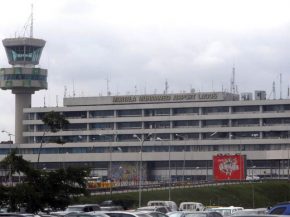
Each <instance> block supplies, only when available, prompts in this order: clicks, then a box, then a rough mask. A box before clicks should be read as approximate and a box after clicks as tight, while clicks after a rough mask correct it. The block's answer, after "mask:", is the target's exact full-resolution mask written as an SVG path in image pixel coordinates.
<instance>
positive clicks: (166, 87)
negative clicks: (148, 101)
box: [164, 80, 169, 94]
mask: <svg viewBox="0 0 290 217" xmlns="http://www.w3.org/2000/svg"><path fill="white" fill-rule="evenodd" d="M168 89H169V85H168V81H167V80H166V81H165V90H164V94H167V93H168Z"/></svg>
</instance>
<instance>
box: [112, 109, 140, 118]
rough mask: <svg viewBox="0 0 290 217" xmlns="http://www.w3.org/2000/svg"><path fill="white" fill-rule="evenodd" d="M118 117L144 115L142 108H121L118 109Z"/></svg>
mask: <svg viewBox="0 0 290 217" xmlns="http://www.w3.org/2000/svg"><path fill="white" fill-rule="evenodd" d="M117 114H118V117H129V116H142V110H141V109H130V110H119V111H117Z"/></svg>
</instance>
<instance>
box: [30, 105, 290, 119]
mask: <svg viewBox="0 0 290 217" xmlns="http://www.w3.org/2000/svg"><path fill="white" fill-rule="evenodd" d="M229 108H230V107H228V106H223V107H203V108H173V109H172V113H171V109H170V108H165V109H143V110H142V109H129V110H116V111H115V110H100V111H88V112H87V111H71V112H62V114H63V115H64V116H65V117H66V118H87V117H88V118H108V117H115V116H116V117H131V116H136V117H141V116H145V117H147V116H170V115H171V114H172V115H197V114H201V115H206V114H219V113H220V114H228V113H229ZM199 109H200V110H201V111H199ZM262 111H264V112H283V111H290V105H288V104H285V105H264V106H262ZM115 112H116V114H115ZM142 112H144V114H143V113H142ZM253 112H260V106H232V113H253ZM44 114H45V113H43V112H41V113H36V119H38V120H39V119H42V118H43V116H44ZM28 118H29V119H35V118H34V113H31V114H30V115H29V117H28Z"/></svg>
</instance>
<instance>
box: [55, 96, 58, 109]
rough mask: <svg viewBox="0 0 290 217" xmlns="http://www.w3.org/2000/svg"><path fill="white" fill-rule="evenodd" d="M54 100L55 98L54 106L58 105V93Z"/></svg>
mask: <svg viewBox="0 0 290 217" xmlns="http://www.w3.org/2000/svg"><path fill="white" fill-rule="evenodd" d="M55 100H56V107H58V95H56V96H55Z"/></svg>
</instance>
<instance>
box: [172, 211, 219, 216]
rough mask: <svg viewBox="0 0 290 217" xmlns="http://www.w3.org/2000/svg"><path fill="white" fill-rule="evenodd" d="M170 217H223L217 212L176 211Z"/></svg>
mask: <svg viewBox="0 0 290 217" xmlns="http://www.w3.org/2000/svg"><path fill="white" fill-rule="evenodd" d="M167 215H168V216H169V217H223V215H222V214H220V213H219V212H215V211H194V212H192V211H176V212H170V213H167Z"/></svg>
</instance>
